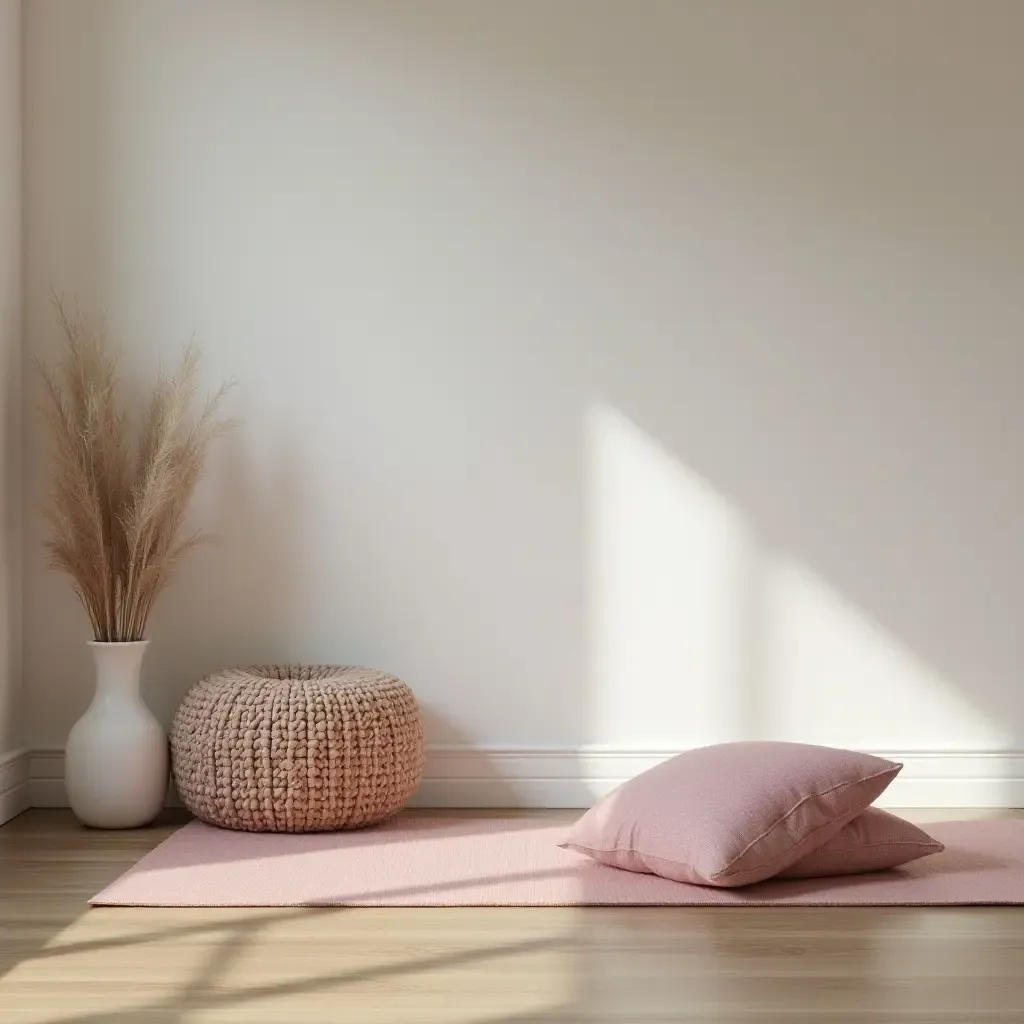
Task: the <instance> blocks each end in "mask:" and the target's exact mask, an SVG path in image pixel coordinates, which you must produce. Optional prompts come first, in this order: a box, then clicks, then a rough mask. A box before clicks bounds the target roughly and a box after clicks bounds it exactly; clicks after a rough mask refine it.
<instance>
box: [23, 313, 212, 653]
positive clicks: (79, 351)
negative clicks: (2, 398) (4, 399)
mask: <svg viewBox="0 0 1024 1024" xmlns="http://www.w3.org/2000/svg"><path fill="white" fill-rule="evenodd" d="M55 304H56V307H57V316H58V319H59V321H60V325H61V328H62V330H63V335H64V339H63V341H64V343H63V346H62V352H61V356H60V358H59V360H58V361H57V363H56V365H55V366H54V367H49V366H46V365H45V364H43V363H42V362H40V364H39V369H40V372H41V374H42V378H43V384H44V393H45V401H44V409H45V412H46V416H47V420H48V422H49V426H50V431H51V434H52V438H53V457H54V463H53V490H52V493H51V496H50V501H49V504H48V506H47V510H46V514H47V519H48V521H49V525H50V536H49V538H48V540H47V541H46V547H47V550H48V551H49V554H50V561H51V564H52V565H53V567H54V568H56V569H59V570H61V571H63V572H66V573H67V574H68V575H69V576H70V577H71V580H72V583H73V585H74V588H75V593H76V594H77V595H78V597H79V599H80V600H81V602H82V604H83V605H84V606H85V609H86V611H87V612H88V614H89V620H90V622H91V624H92V629H93V635H94V637H95V639H96V640H100V641H106V642H119V641H132V640H141V639H143V638H144V637H145V633H146V624H147V622H148V621H149V615H150V612H151V611H152V608H153V603H154V601H155V600H156V598H157V597H158V595H159V594H160V592H161V591H162V590H163V588H164V587H165V586H166V585H167V582H168V580H169V579H170V576H171V573H172V571H173V569H174V568H175V566H176V565H177V563H178V561H179V560H180V559H181V557H182V556H183V555H184V554H185V553H186V552H187V551H189V550H190V549H191V548H193V547H195V546H196V545H197V544H200V543H202V542H203V541H204V540H206V539H208V538H207V536H206V535H205V534H203V533H194V534H191V535H189V536H184V537H183V536H182V530H183V527H184V521H185V513H186V510H187V508H188V503H189V501H190V499H191V498H192V495H193V493H194V491H195V488H196V485H197V484H198V482H199V479H200V477H201V476H202V472H203V467H204V465H205V463H206V457H207V454H208V452H209V450H210V446H211V444H212V443H213V441H214V440H215V439H216V438H217V437H218V436H219V435H220V434H221V433H222V432H223V431H224V429H225V427H226V426H227V422H226V421H225V420H223V419H220V418H219V417H218V411H219V407H220V404H221V400H222V399H223V397H224V394H225V392H226V391H227V390H228V388H229V387H230V386H231V385H230V384H225V385H224V386H223V387H221V388H220V390H219V391H217V392H216V393H214V394H213V395H212V396H211V397H210V398H208V399H207V400H206V401H205V402H204V403H203V404H202V405H201V406H200V407H199V408H198V410H196V409H195V408H194V407H195V404H196V396H197V392H198V389H199V351H198V349H197V348H196V346H195V345H194V344H192V343H190V344H189V345H187V346H186V347H185V349H184V351H183V353H182V357H181V362H180V364H179V365H178V368H177V370H176V371H175V372H174V373H173V374H165V373H162V372H161V373H160V374H159V375H158V377H157V380H156V383H155V385H154V387H153V390H152V393H151V394H150V396H149V400H148V402H147V403H146V405H145V408H144V411H143V413H142V421H141V424H140V429H139V431H138V436H137V443H136V444H132V443H131V439H130V438H129V417H128V413H127V411H126V409H125V405H124V401H123V395H122V393H121V381H120V377H119V375H118V367H117V356H116V353H115V352H114V351H113V349H112V347H111V346H110V343H109V341H108V339H107V337H106V334H105V333H104V332H103V331H102V330H96V329H93V328H91V327H90V326H89V325H88V324H86V323H85V322H84V321H83V320H82V319H81V317H76V318H71V317H69V316H68V314H67V310H66V308H65V306H64V303H63V302H62V301H61V300H60V299H57V300H55Z"/></svg>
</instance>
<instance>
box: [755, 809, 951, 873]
mask: <svg viewBox="0 0 1024 1024" xmlns="http://www.w3.org/2000/svg"><path fill="white" fill-rule="evenodd" d="M944 849H945V846H943V845H942V843H940V842H939V841H938V840H937V839H933V838H932V837H931V836H930V835H928V833H927V832H925V831H924V830H923V829H920V828H918V827H917V826H916V825H912V824H911V823H910V822H909V821H904V820H903V818H899V817H897V816H896V815H895V814H890V813H889V812H888V811H883V810H882V809H881V808H879V807H869V808H868V809H867V810H866V811H865V812H864V813H863V814H858V815H857V817H856V818H854V819H853V821H851V822H850V823H849V824H848V825H847V826H845V828H843V829H841V830H840V831H839V832H838V833H837V834H836V835H834V836H833V837H832V838H831V839H830V840H829V841H828V842H827V843H825V844H824V845H823V846H819V847H818V848H817V849H816V850H813V851H812V852H811V853H808V854H807V855H806V856H804V857H801V858H800V860H798V861H797V862H796V863H795V864H791V865H790V866H789V867H788V868H785V869H784V870H782V871H780V872H779V873H778V874H777V875H776V876H775V877H776V878H821V877H822V876H824V875H856V874H860V873H861V872H862V871H883V870H885V869H886V868H898V867H899V866H900V865H901V864H909V863H910V862H911V861H912V860H919V859H920V858H921V857H927V856H928V855H929V854H932V853H942V851H943V850H944Z"/></svg>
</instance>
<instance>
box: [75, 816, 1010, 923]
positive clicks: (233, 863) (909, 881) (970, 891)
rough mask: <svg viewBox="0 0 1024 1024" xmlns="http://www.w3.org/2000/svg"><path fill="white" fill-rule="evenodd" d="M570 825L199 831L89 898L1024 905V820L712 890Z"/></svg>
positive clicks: (463, 821) (445, 820)
mask: <svg viewBox="0 0 1024 1024" xmlns="http://www.w3.org/2000/svg"><path fill="white" fill-rule="evenodd" d="M565 831H566V829H565V826H564V825H552V824H551V823H550V822H544V821H538V820H537V819H533V820H531V819H530V818H528V817H519V818H479V817H469V816H467V817H462V818H460V817H452V816H443V817H421V816H416V815H403V816H399V817H398V818H395V819H393V820H392V821H390V822H388V823H386V824H384V825H381V826H378V827H376V828H372V829H364V830H362V831H357V832H332V833H323V834H312V835H271V834H266V835H259V834H252V833H248V832H228V831H224V830H222V829H218V828H213V827H211V826H209V825H205V824H202V823H201V822H192V823H190V824H188V825H186V826H185V827H184V828H182V829H180V830H179V831H178V832H175V833H174V835H172V836H171V837H170V838H169V839H167V840H166V841H165V842H163V843H161V844H160V846H158V847H157V848H156V849H155V850H153V851H152V852H151V853H149V854H147V856H145V857H144V858H143V859H142V860H141V861H139V863H138V864H136V865H135V867H133V868H132V869H131V870H130V871H128V872H127V873H126V874H124V875H122V876H121V877H120V878H119V879H118V880H117V881H116V882H114V883H113V884H112V885H110V886H109V887H108V888H106V889H104V890H103V892H101V893H100V894H99V895H98V896H96V897H94V898H93V899H92V900H90V902H91V903H92V904H93V905H96V906H147V907H293V906H347V907H457V906H486V907H505V906H508V907H515V906H588V905H620V906H622V905H634V906H644V905H646V906H650V905H666V906H723V907H725V906H729V907H732V906H747V907H749V906H845V905H851V906H853V905H858V906H870V905H892V904H900V905H912V906H923V905H949V904H968V903H970V904H1011V903H1024V820H1020V819H1011V820H994V821H953V822H945V823H942V824H936V825H929V826H928V831H929V832H930V833H931V834H932V835H934V836H935V837H936V838H937V839H939V840H941V841H942V842H943V843H945V844H946V850H945V852H944V853H939V854H934V855H933V856H931V857H926V858H924V859H923V860H919V861H916V862H915V863H913V864H910V865H907V866H906V867H904V868H897V869H895V870H893V871H885V872H874V873H872V874H864V875H849V876H846V877H843V878H817V879H808V880H793V881H778V882H775V881H768V882H761V883H759V884H757V885H754V886H749V887H747V888H744V889H712V888H705V887H702V886H696V885H686V884H684V883H681V882H671V881H668V880H666V879H663V878H658V877H656V876H654V875H638V874H633V873H631V872H628V871H620V870H618V869H617V868H610V867H605V866H603V865H600V864H596V863H594V862H593V861H591V860H589V859H588V858H586V857H583V856H581V855H579V854H576V853H572V852H570V851H568V850H561V849H559V848H558V845H557V844H558V842H559V841H561V839H562V837H563V836H564V834H565Z"/></svg>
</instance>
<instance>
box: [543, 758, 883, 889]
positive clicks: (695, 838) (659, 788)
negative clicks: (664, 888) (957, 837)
mask: <svg viewBox="0 0 1024 1024" xmlns="http://www.w3.org/2000/svg"><path fill="white" fill-rule="evenodd" d="M902 767H903V766H902V765H901V764H896V763H894V762H892V761H886V760H884V759H883V758H880V757H873V756H871V755H870V754H858V753H856V752H854V751H852V750H836V749H833V748H831V747H819V746H812V745H809V744H805V743H773V742H749V743H723V744H719V745H717V746H713V747H701V748H699V749H697V750H690V751H687V752H686V753H683V754H679V755H678V756H677V757H673V758H670V759H669V760H668V761H665V762H663V763H662V764H659V765H657V766H655V767H654V768H651V769H650V770H649V771H646V772H643V773H642V774H641V775H638V776H637V777H636V778H634V779H630V780H629V782H626V783H624V784H623V785H621V786H619V787H618V789H616V790H615V791H614V792H612V793H609V794H608V796H606V797H605V798H604V799H603V800H601V801H600V802H599V803H598V804H597V805H596V806H594V807H592V808H591V809H590V810H589V811H587V813H586V814H584V815H583V817H582V818H581V819H580V820H579V821H578V822H577V823H576V824H575V825H574V826H573V828H572V829H571V831H570V833H569V835H568V837H567V838H566V841H565V842H564V843H561V844H559V845H560V846H562V847H565V848H568V849H570V850H576V851H577V852H579V853H583V854H586V855H587V856H588V857H593V858H594V859H595V860H598V861H601V862H602V863H603V864H610V865H612V866H613V867H618V868H624V869H626V870H627V871H639V872H645V873H648V874H654V875H662V876H663V877H665V878H672V879H675V880H676V881H679V882H692V883H695V884H697V885H716V886H728V887H732V886H739V885H749V884H750V883H752V882H760V881H761V880H762V879H765V878H770V877H771V876H773V875H777V874H778V873H779V872H780V871H784V870H785V869H786V868H788V867H789V866H790V865H791V864H795V863H796V862H797V861H798V860H800V859H801V858H802V857H805V856H807V854H809V853H811V852H812V851H813V850H816V849H817V848H818V847H820V846H822V845H823V844H824V843H827V842H828V841H829V840H830V839H831V838H832V837H833V836H834V835H836V833H837V832H839V831H840V829H842V828H843V826H844V825H846V824H847V822H849V821H852V820H853V819H854V818H855V817H857V815H858V814H860V813H861V812H862V811H864V810H865V809H866V808H867V807H869V806H870V805H871V804H872V803H873V802H874V801H875V800H876V799H877V798H878V796H879V795H880V794H881V793H882V792H883V791H884V790H885V788H886V786H888V785H889V783H890V782H892V780H893V779H894V778H895V777H896V774H897V773H898V772H899V770H900V769H901V768H902Z"/></svg>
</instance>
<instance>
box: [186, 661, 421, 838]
mask: <svg viewBox="0 0 1024 1024" xmlns="http://www.w3.org/2000/svg"><path fill="white" fill-rule="evenodd" d="M171 756H172V765H173V770H174V780H175V783H176V784H177V787H178V792H179V793H180V794H181V798H182V800H183V801H184V802H185V806H186V807H188V809H189V810H190V811H191V812H192V813H193V814H194V815H195V816H196V817H197V818H201V819H202V820H203V821H208V822H211V823H212V824H214V825H220V826H222V827H224V828H230V829H241V830H244V831H249V832H320V831H328V830H333V829H343V828H356V827H359V826H363V825H370V824H373V823H374V822H378V821H381V820H383V819H384V818H387V817H388V816H389V815H392V814H394V813H395V812H396V811H397V810H399V809H400V808H401V807H403V806H404V804H405V803H406V801H407V800H408V799H409V797H410V796H412V794H413V793H414V792H415V790H416V787H417V786H418V785H419V783H420V779H421V777H422V774H423V761H424V746H423V724H422V721H421V719H420V712H419V707H418V706H417V703H416V699H415V697H414V696H413V694H412V691H411V690H410V689H409V687H408V686H407V685H406V684H405V683H403V682H402V681H401V680H400V679H396V678H395V677H394V676H390V675H387V674H385V673H383V672H377V671H374V670H371V669H364V668H352V667H347V666H335V665H312V666H310V665H302V666H295V665H255V666H249V667H245V668H235V669H229V670H228V671H226V672H220V673H217V674H216V675H212V676H208V677H207V678H205V679H203V680H201V681H200V682H199V683H197V684H196V685H195V686H194V687H192V689H191V690H190V691H189V692H188V693H187V694H186V696H185V699H184V700H183V701H182V702H181V706H180V707H179V708H178V711H177V713H176V714H175V716H174V723H173V725H172V727H171Z"/></svg>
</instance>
